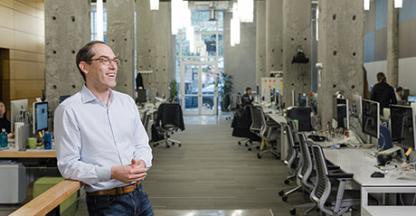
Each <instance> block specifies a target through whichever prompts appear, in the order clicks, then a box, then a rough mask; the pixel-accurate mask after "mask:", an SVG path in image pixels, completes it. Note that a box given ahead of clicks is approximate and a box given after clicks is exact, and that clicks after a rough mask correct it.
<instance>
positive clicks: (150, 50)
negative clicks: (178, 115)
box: [136, 1, 175, 97]
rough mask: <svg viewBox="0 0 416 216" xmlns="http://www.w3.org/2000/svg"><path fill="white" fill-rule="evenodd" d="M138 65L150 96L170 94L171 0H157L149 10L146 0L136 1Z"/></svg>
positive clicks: (171, 70) (171, 68)
mask: <svg viewBox="0 0 416 216" xmlns="http://www.w3.org/2000/svg"><path fill="white" fill-rule="evenodd" d="M136 14H137V61H138V63H137V67H138V69H137V70H138V71H151V73H144V74H142V77H143V84H144V87H145V88H146V89H147V90H148V94H149V96H150V97H154V96H156V95H158V96H159V97H160V96H166V97H168V96H169V82H170V81H171V79H172V74H174V73H175V68H174V67H172V62H171V61H172V58H171V54H172V52H171V50H172V42H173V40H172V36H171V35H172V34H171V7H170V2H160V5H159V10H158V11H151V10H150V5H149V1H136Z"/></svg>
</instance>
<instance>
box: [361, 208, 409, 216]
mask: <svg viewBox="0 0 416 216" xmlns="http://www.w3.org/2000/svg"><path fill="white" fill-rule="evenodd" d="M364 210H365V211H362V210H361V215H363V216H367V215H374V216H392V215H394V216H409V215H413V214H415V213H416V206H368V207H367V208H366V209H364Z"/></svg>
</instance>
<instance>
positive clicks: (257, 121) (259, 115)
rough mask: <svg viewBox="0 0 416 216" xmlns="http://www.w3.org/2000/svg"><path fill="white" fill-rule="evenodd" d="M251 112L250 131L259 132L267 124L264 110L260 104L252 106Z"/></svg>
mask: <svg viewBox="0 0 416 216" xmlns="http://www.w3.org/2000/svg"><path fill="white" fill-rule="evenodd" d="M250 112H251V125H250V131H252V132H254V133H257V134H258V133H259V132H260V131H261V130H262V129H263V127H264V125H266V122H265V120H264V114H263V110H262V108H261V107H260V106H250Z"/></svg>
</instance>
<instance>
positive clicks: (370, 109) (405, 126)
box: [333, 96, 416, 150]
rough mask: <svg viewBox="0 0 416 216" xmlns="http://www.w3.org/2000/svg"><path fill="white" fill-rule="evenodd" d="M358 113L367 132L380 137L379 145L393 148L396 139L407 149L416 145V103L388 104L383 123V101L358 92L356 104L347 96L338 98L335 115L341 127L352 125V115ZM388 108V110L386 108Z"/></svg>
mask: <svg viewBox="0 0 416 216" xmlns="http://www.w3.org/2000/svg"><path fill="white" fill-rule="evenodd" d="M350 111H351V114H355V115H356V116H358V117H359V119H360V120H361V128H362V132H363V133H364V134H367V135H369V136H370V137H373V138H376V139H379V146H378V147H379V149H380V150H383V149H388V148H391V147H392V146H393V145H392V143H395V144H396V145H398V146H400V147H402V148H404V149H409V148H412V149H415V148H416V139H415V138H416V137H415V134H416V131H415V129H416V127H415V114H416V112H415V109H414V108H413V107H412V106H403V105H390V107H389V108H384V113H389V115H390V116H386V114H385V115H384V121H385V123H384V124H383V123H382V121H381V117H380V116H381V113H382V112H381V110H380V104H379V103H378V102H375V101H372V100H366V99H361V97H360V96H354V97H353V102H352V105H351V106H349V101H348V100H347V99H340V98H334V112H333V113H334V116H333V119H334V121H335V122H336V123H337V127H340V128H344V129H349V117H350ZM386 111H387V112H386Z"/></svg>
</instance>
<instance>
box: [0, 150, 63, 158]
mask: <svg viewBox="0 0 416 216" xmlns="http://www.w3.org/2000/svg"><path fill="white" fill-rule="evenodd" d="M0 158H56V151H55V150H35V149H34V150H26V151H17V150H1V151H0Z"/></svg>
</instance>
